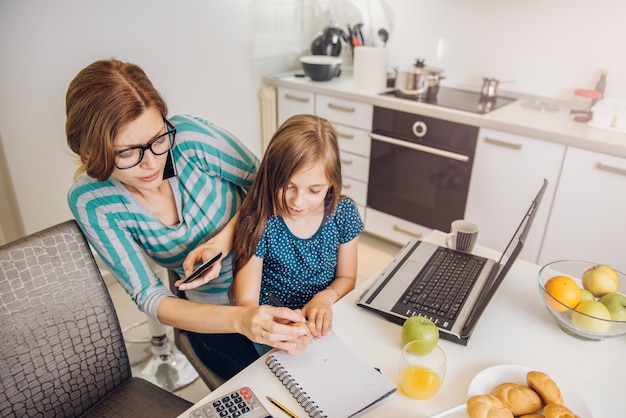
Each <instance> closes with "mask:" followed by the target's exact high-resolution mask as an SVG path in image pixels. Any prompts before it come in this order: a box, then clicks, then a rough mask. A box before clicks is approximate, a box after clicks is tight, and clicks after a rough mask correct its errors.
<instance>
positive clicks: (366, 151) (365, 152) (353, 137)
mask: <svg viewBox="0 0 626 418" xmlns="http://www.w3.org/2000/svg"><path fill="white" fill-rule="evenodd" d="M333 125H334V126H335V131H337V142H339V148H340V149H341V150H343V151H348V152H351V153H353V154H357V155H362V156H363V157H367V158H369V156H370V148H371V142H372V140H371V138H370V135H369V134H370V132H369V131H364V130H362V129H355V128H351V127H349V126H345V125H341V124H338V123H334V124H333Z"/></svg>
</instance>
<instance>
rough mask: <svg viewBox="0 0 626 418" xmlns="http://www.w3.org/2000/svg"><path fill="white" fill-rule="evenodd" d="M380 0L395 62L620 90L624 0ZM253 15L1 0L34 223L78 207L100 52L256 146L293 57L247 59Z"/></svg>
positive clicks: (12, 111)
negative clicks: (262, 101)
mask: <svg viewBox="0 0 626 418" xmlns="http://www.w3.org/2000/svg"><path fill="white" fill-rule="evenodd" d="M332 1H337V0H332ZM352 1H353V2H355V3H358V4H365V3H366V1H365V0H358V1H357V0H352ZM382 1H383V3H384V4H385V10H387V11H388V13H389V19H390V21H391V24H392V26H393V27H392V29H393V30H392V33H391V37H390V40H389V43H388V48H389V59H390V64H391V65H401V64H405V63H409V62H411V61H412V60H413V59H414V58H415V57H418V56H421V57H425V58H426V59H427V61H428V62H429V63H430V64H431V65H436V66H439V67H441V68H443V69H445V74H446V75H447V77H448V79H449V81H450V82H454V83H460V84H467V85H472V86H476V88H479V86H480V84H481V81H482V77H483V76H491V77H496V78H499V79H500V80H515V83H511V84H508V85H502V86H501V89H505V88H506V89H510V90H514V91H520V92H526V93H531V94H538V95H544V96H549V97H561V98H570V97H571V94H572V90H573V89H574V88H577V87H592V86H593V85H594V83H595V81H596V79H597V77H598V74H599V71H600V68H602V67H607V68H608V69H609V77H608V87H607V94H608V95H614V96H618V97H626V54H625V53H624V51H623V50H624V44H625V43H626V25H625V24H623V22H622V20H623V19H624V16H626V2H623V1H622V0H597V1H593V2H591V1H588V0H524V1H520V0H382ZM364 2H365V3H364ZM248 22H249V11H248V2H247V1H243V0H239V1H236V0H178V1H172V0H131V1H127V0H106V1H105V0H54V1H45V0H1V1H0V60H1V63H2V65H1V66H0V141H1V142H2V145H3V148H4V151H5V154H6V158H7V160H8V166H9V167H8V169H9V173H10V175H11V180H12V182H13V186H14V188H15V193H16V196H17V206H18V208H19V211H20V213H21V216H22V219H23V221H24V226H25V230H26V232H27V233H30V232H34V231H36V230H39V229H42V228H45V227H47V226H50V225H52V224H54V223H57V222H60V221H63V220H65V219H68V218H69V217H70V212H69V210H68V209H67V207H66V202H65V196H66V192H67V189H68V188H69V186H70V184H71V182H72V176H73V173H74V169H75V167H76V165H75V163H74V161H73V160H72V157H71V156H70V153H69V152H68V148H67V145H66V143H65V134H64V123H65V108H64V99H65V92H66V89H67V85H68V83H69V82H70V80H71V79H72V78H73V76H74V75H75V74H76V73H77V72H78V71H79V70H80V69H81V68H83V67H84V66H85V65H87V64H89V63H90V62H92V61H94V60H97V59H101V58H108V57H111V56H116V57H118V58H120V59H123V60H128V61H133V62H135V63H137V64H139V65H141V66H142V67H143V68H144V69H145V70H146V72H147V73H148V75H149V76H150V77H151V79H152V80H153V82H154V83H155V85H156V86H157V88H158V89H159V90H160V91H161V93H162V94H163V96H164V97H165V99H166V100H167V101H168V104H169V106H170V111H171V113H182V112H184V113H193V114H196V115H199V116H204V117H206V118H207V119H209V120H211V121H213V122H215V123H217V124H220V125H222V126H224V127H226V128H227V129H229V130H231V131H232V132H234V133H235V134H237V135H238V136H239V137H240V138H242V140H244V141H245V142H246V143H247V145H248V146H250V147H251V148H252V149H253V150H254V151H255V152H257V154H260V150H261V140H260V116H259V103H258V98H257V94H258V90H259V87H260V85H261V77H262V76H263V75H264V74H268V73H274V72H281V71H283V70H285V69H286V68H287V67H288V66H289V64H290V62H289V60H288V59H284V58H276V59H275V60H274V61H272V60H269V59H268V60H264V61H257V62H251V60H250V59H249V57H250V55H251V51H250V45H251V43H250V34H249V25H248ZM321 29H322V28H321V27H320V30H321Z"/></svg>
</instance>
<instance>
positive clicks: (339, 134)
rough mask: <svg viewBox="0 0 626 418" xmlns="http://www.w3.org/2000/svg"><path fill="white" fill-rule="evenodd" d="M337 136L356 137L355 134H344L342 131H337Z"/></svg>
mask: <svg viewBox="0 0 626 418" xmlns="http://www.w3.org/2000/svg"><path fill="white" fill-rule="evenodd" d="M337 136H338V137H340V138H345V139H354V134H344V133H342V132H337Z"/></svg>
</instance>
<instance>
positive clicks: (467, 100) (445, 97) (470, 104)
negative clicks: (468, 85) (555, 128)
mask: <svg viewBox="0 0 626 418" xmlns="http://www.w3.org/2000/svg"><path fill="white" fill-rule="evenodd" d="M381 95H382V96H392V97H397V98H400V99H405V100H411V101H414V102H422V103H429V104H433V105H437V106H442V107H447V108H450V109H456V110H463V111H466V112H472V113H478V114H485V113H489V112H492V111H494V110H496V109H499V108H501V107H503V106H506V105H507V104H509V103H513V102H514V101H515V100H517V99H513V98H511V97H503V96H496V97H494V98H491V99H483V98H482V96H481V94H480V93H478V92H475V91H469V90H462V89H456V88H452V87H443V86H441V87H439V91H438V92H437V94H436V95H435V96H432V97H431V96H428V97H417V96H410V95H405V94H402V93H400V92H399V91H398V90H391V91H388V92H385V93H381Z"/></svg>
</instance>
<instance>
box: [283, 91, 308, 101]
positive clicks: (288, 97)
mask: <svg viewBox="0 0 626 418" xmlns="http://www.w3.org/2000/svg"><path fill="white" fill-rule="evenodd" d="M285 99H289V100H295V101H296V102H302V103H309V100H310V99H309V98H308V97H302V96H294V95H293V94H289V93H287V94H285Z"/></svg>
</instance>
